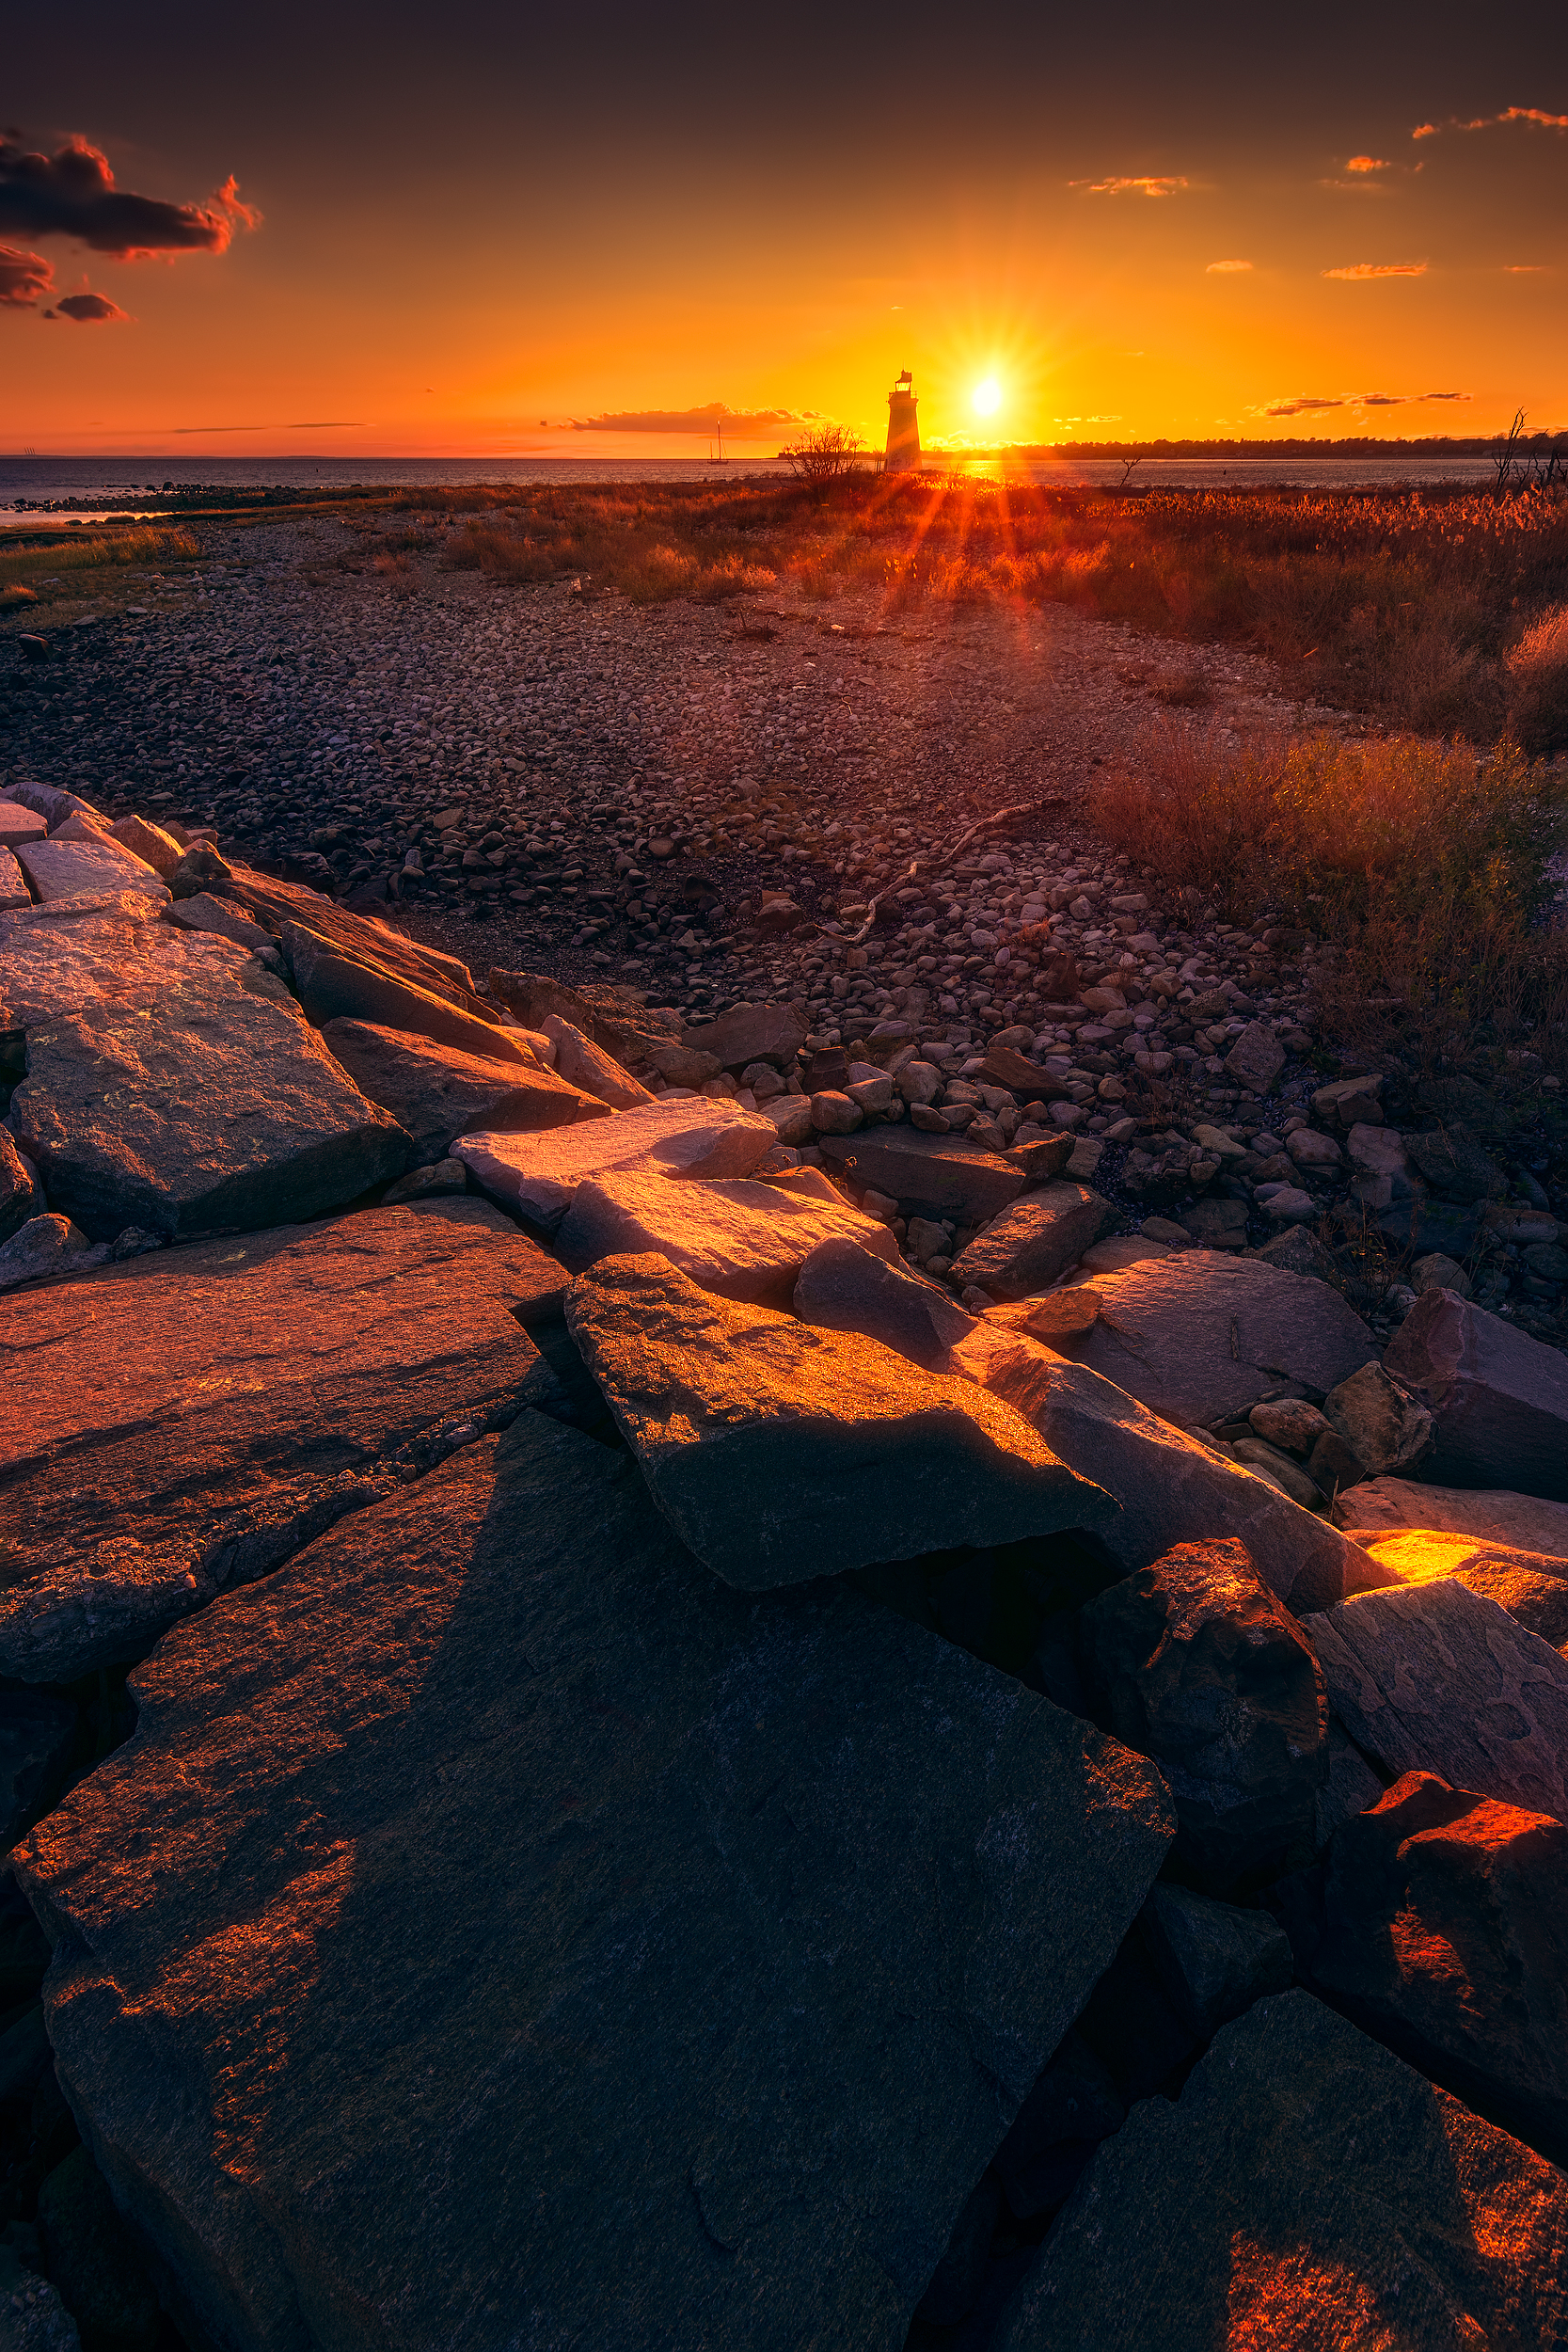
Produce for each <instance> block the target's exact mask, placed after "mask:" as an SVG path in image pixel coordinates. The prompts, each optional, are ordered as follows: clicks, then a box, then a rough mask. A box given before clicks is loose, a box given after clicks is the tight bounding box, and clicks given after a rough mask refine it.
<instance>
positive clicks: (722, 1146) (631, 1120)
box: [452, 1095, 778, 1232]
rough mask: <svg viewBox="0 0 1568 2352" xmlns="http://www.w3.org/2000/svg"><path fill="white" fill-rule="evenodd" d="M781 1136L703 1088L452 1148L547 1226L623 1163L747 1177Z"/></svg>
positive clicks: (478, 1137) (484, 1136)
mask: <svg viewBox="0 0 1568 2352" xmlns="http://www.w3.org/2000/svg"><path fill="white" fill-rule="evenodd" d="M777 1142H778V1137H777V1136H776V1135H775V1134H774V1132H773V1126H772V1122H771V1120H766V1119H761V1118H758V1117H757V1116H756V1114H755V1113H754V1112H751V1111H743V1110H737V1109H736V1107H735V1106H734V1104H730V1103H719V1102H714V1101H711V1100H709V1099H708V1097H706V1096H705V1095H698V1096H694V1097H691V1098H689V1100H687V1101H684V1102H676V1103H645V1104H640V1105H639V1107H638V1108H637V1109H636V1110H631V1111H617V1112H615V1113H614V1114H613V1115H612V1116H611V1117H610V1118H609V1119H603V1120H594V1121H592V1122H590V1123H585V1124H580V1125H577V1126H573V1127H570V1128H566V1129H561V1128H557V1129H554V1130H553V1131H552V1132H551V1133H550V1134H548V1135H543V1136H513V1135H495V1134H491V1133H489V1132H487V1131H486V1132H481V1133H477V1134H474V1135H466V1136H461V1137H459V1139H458V1141H457V1142H456V1143H455V1144H454V1145H453V1147H452V1149H453V1152H455V1154H456V1156H457V1158H458V1159H460V1160H462V1161H464V1162H465V1163H466V1164H467V1167H468V1168H471V1169H472V1171H473V1174H474V1176H475V1178H476V1179H477V1181H478V1182H479V1183H480V1184H482V1185H483V1187H484V1190H485V1191H486V1192H489V1193H493V1194H494V1195H495V1196H496V1198H497V1200H504V1201H505V1202H506V1204H507V1206H508V1207H509V1208H514V1209H518V1210H520V1211H521V1212H522V1214H523V1216H527V1217H530V1218H531V1219H532V1221H533V1223H534V1224H535V1225H541V1226H543V1227H544V1228H545V1230H546V1232H553V1231H554V1229H555V1227H556V1226H558V1225H559V1224H560V1222H561V1220H562V1217H563V1216H565V1214H566V1211H567V1210H568V1209H569V1208H570V1206H571V1204H572V1198H573V1195H574V1194H575V1193H576V1191H577V1189H578V1185H579V1184H588V1183H591V1182H593V1181H594V1180H595V1179H597V1178H600V1177H604V1176H609V1175H611V1174H613V1173H614V1171H615V1170H616V1169H618V1168H635V1167H637V1166H638V1165H639V1164H640V1163H642V1162H646V1163H647V1165H648V1167H649V1168H653V1169H655V1170H657V1171H662V1172H663V1173H664V1174H666V1175H680V1176H749V1175H750V1174H751V1172H752V1168H755V1166H756V1164H757V1162H758V1161H759V1160H761V1159H765V1158H766V1157H767V1155H768V1152H771V1151H772V1150H773V1149H774V1147H775V1145H776V1144H777Z"/></svg>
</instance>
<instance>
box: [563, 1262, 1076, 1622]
mask: <svg viewBox="0 0 1568 2352" xmlns="http://www.w3.org/2000/svg"><path fill="white" fill-rule="evenodd" d="M566 1321H567V1326H568V1327H569V1329H570V1330H571V1333H572V1336H573V1338H574V1339H575V1340H576V1342H577V1343H578V1349H579V1351H580V1352H581V1355H582V1358H583V1361H584V1362H585V1363H586V1364H587V1365H588V1367H589V1369H590V1371H591V1372H592V1373H593V1374H594V1378H595V1379H596V1380H597V1381H598V1383H599V1386H600V1387H601V1388H602V1389H603V1391H604V1392H605V1395H606V1397H607V1398H608V1399H609V1402H610V1409H611V1411H612V1412H613V1413H614V1415H615V1418H616V1420H617V1422H619V1423H620V1426H621V1428H622V1430H623V1432H624V1433H625V1435H626V1440H627V1442H628V1444H629V1445H630V1446H631V1447H632V1449H633V1451H634V1453H635V1454H636V1455H637V1458H638V1461H639V1462H640V1463H641V1468H642V1473H643V1475H644V1477H645V1478H646V1479H647V1482H648V1486H649V1490H650V1492H651V1493H652V1495H653V1497H654V1500H655V1502H657V1504H658V1506H659V1509H660V1510H661V1511H662V1512H663V1513H664V1515H665V1517H666V1518H668V1519H669V1521H670V1524H671V1525H672V1527H673V1528H674V1530H675V1532H676V1534H678V1535H679V1536H680V1538H681V1540H682V1541H683V1543H685V1544H687V1545H688V1546H689V1548H690V1549H691V1550H692V1551H694V1552H695V1553H696V1555H697V1557H698V1559H699V1560H702V1561H704V1562H705V1563H706V1565H708V1566H709V1567H710V1568H713V1569H715V1570H716V1571H717V1573H718V1574H719V1575H721V1576H722V1577H723V1578H724V1579H725V1580H726V1581H728V1582H729V1583H732V1584H738V1585H740V1586H742V1587H743V1588H745V1589H746V1590H748V1591H753V1592H754V1591H762V1590H765V1589H767V1588H768V1587H769V1586H771V1585H776V1584H798V1583H802V1582H804V1581H806V1580H807V1579H808V1578H811V1577H817V1576H836V1575H839V1574H841V1573H842V1572H843V1571H844V1570H846V1569H848V1568H856V1567H861V1566H863V1565H867V1564H869V1563H871V1562H873V1561H881V1560H907V1559H912V1558H914V1557H915V1556H916V1555H917V1554H919V1553H922V1552H930V1551H942V1550H945V1549H949V1548H952V1547H955V1546H958V1545H966V1544H973V1545H986V1544H999V1543H1011V1542H1016V1541H1019V1540H1021V1539H1022V1538H1023V1537H1025V1536H1029V1535H1039V1534H1048V1533H1050V1532H1051V1531H1052V1530H1053V1529H1056V1528H1069V1527H1079V1528H1084V1527H1090V1528H1092V1527H1100V1526H1102V1525H1103V1524H1104V1523H1105V1522H1106V1521H1107V1520H1108V1519H1109V1518H1114V1517H1115V1505H1114V1503H1112V1502H1111V1501H1110V1499H1109V1497H1108V1496H1107V1495H1105V1493H1104V1492H1103V1491H1102V1489H1101V1488H1100V1487H1098V1486H1094V1485H1093V1484H1092V1483H1091V1482H1090V1481H1089V1480H1088V1479H1086V1478H1080V1477H1078V1476H1076V1475H1075V1474H1074V1472H1072V1471H1071V1470H1068V1469H1067V1468H1066V1466H1065V1465H1064V1464H1063V1463H1062V1462H1060V1461H1058V1460H1057V1458H1056V1456H1055V1455H1054V1454H1053V1453H1052V1452H1051V1450H1050V1448H1049V1447H1048V1446H1046V1445H1044V1444H1042V1442H1041V1441H1040V1439H1039V1438H1037V1436H1036V1435H1035V1432H1034V1431H1033V1430H1032V1429H1031V1428H1030V1427H1029V1425H1028V1423H1027V1422H1025V1421H1023V1420H1022V1418H1021V1417H1020V1415H1018V1414H1017V1413H1015V1412H1013V1411H1012V1410H1011V1408H1010V1407H1009V1406H1006V1405H1004V1404H1002V1403H1000V1402H999V1401H998V1400H997V1399H996V1398H995V1397H992V1396H990V1395H988V1394H987V1393H986V1392H985V1391H983V1390H979V1389H976V1388H975V1387H974V1385H973V1384H972V1383H971V1382H969V1381H967V1380H962V1379H955V1378H953V1377H951V1376H943V1375H942V1374H940V1373H930V1372H922V1371H920V1370H919V1369H918V1368H917V1367H916V1366H915V1365H913V1364H911V1362H910V1361H909V1360H908V1359H907V1358H905V1357H903V1356H898V1355H895V1353H894V1352H893V1350H892V1349H891V1348H888V1347H882V1346H880V1345H879V1343H878V1342H877V1341H875V1340H868V1339H863V1338H861V1337H860V1336H859V1335H858V1334H854V1333H849V1332H841V1331H830V1330H820V1329H816V1328H815V1327H812V1326H809V1325H807V1324H803V1323H797V1322H796V1321H795V1320H794V1319H793V1317H791V1316H789V1315H779V1314H769V1313H768V1311H767V1310H766V1309H763V1308H759V1307H746V1306H736V1305H733V1304H731V1303H730V1302H729V1301H728V1300H726V1299H721V1298H716V1297H714V1296H712V1295H710V1294H709V1293H708V1292H706V1291H705V1290H701V1289H699V1288H698V1286H697V1285H696V1284H695V1283H694V1282H692V1281H690V1280H689V1279H688V1278H687V1276H685V1275H684V1274H682V1273H680V1272H679V1271H678V1270H677V1269H676V1268H675V1267H674V1266H673V1265H672V1264H670V1263H669V1262H668V1261H667V1260H665V1259H661V1258H657V1257H629V1258H608V1259H605V1260H603V1261H602V1262H601V1263H599V1264H598V1265H596V1266H595V1267H594V1270H593V1272H592V1273H591V1274H587V1275H584V1276H583V1277H582V1279H580V1280H579V1281H578V1282H576V1283H575V1284H574V1285H573V1287H572V1291H571V1295H570V1296H569V1297H568V1299H567V1302H566Z"/></svg>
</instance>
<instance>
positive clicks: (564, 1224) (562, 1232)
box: [554, 1167, 898, 1310]
mask: <svg viewBox="0 0 1568 2352" xmlns="http://www.w3.org/2000/svg"><path fill="white" fill-rule="evenodd" d="M823 1189H824V1191H826V1192H828V1193H830V1194H831V1196H832V1197H831V1198H830V1199H828V1200H820V1199H817V1198H816V1197H815V1196H814V1195H812V1194H810V1193H804V1192H794V1191H786V1190H785V1189H784V1187H783V1186H782V1185H776V1184H762V1183H760V1182H755V1181H748V1180H747V1179H745V1178H736V1179H732V1180H730V1181H728V1182H719V1181H714V1180H712V1179H709V1180H707V1181H693V1180H692V1179H691V1178H686V1179H684V1180H678V1181H677V1180H676V1179H673V1178H672V1177H669V1176H666V1175H663V1174H661V1173H660V1172H658V1171H657V1169H656V1168H652V1167H648V1168H620V1169H617V1170H614V1171H612V1172H611V1173H610V1174H609V1175H606V1176H601V1177H599V1178H598V1179H597V1180H596V1181H595V1182H594V1183H592V1184H579V1185H578V1190H577V1192H576V1194H575V1196H574V1198H573V1200H572V1205H571V1207H570V1208H569V1209H568V1210H567V1212H566V1215H565V1216H563V1217H562V1220H561V1223H560V1224H559V1225H558V1226H557V1227H556V1229H555V1236H554V1247H555V1248H557V1249H558V1250H559V1251H560V1253H561V1256H562V1259H563V1261H564V1262H565V1263H566V1264H567V1265H569V1266H570V1267H571V1268H572V1269H573V1271H574V1272H578V1273H580V1272H581V1271H582V1270H583V1269H584V1268H586V1267H588V1266H591V1265H595V1264H596V1263H598V1261H599V1260H600V1259H601V1258H636V1257H645V1256H647V1255H649V1254H650V1253H652V1254H654V1255H656V1256H658V1257H662V1258H668V1259H669V1261H670V1263H671V1264H672V1265H675V1266H678V1267H679V1268H680V1270H681V1272H682V1273H683V1274H688V1275H689V1276H690V1278H691V1279H692V1281H694V1282H696V1283H698V1284H700V1286H701V1287H702V1288H703V1289H704V1290H705V1291H713V1292H715V1293H717V1295H719V1296H720V1297H721V1298H735V1299H739V1300H742V1301H744V1302H745V1303H746V1304H748V1305H750V1306H753V1307H774V1308H778V1309H781V1310H783V1309H784V1308H787V1307H788V1305H789V1303H790V1296H791V1294H792V1292H793V1291H794V1288H795V1283H796V1278H797V1276H798V1275H799V1274H800V1268H801V1265H802V1264H803V1263H804V1261H805V1260H806V1259H807V1258H808V1257H809V1256H810V1255H811V1253H812V1251H813V1250H814V1249H816V1248H818V1247H819V1245H820V1244H821V1243H823V1242H825V1241H832V1240H844V1241H847V1242H850V1243H852V1244H853V1245H854V1246H855V1247H857V1248H860V1249H862V1250H869V1251H870V1252H871V1253H872V1255H873V1256H875V1257H878V1258H880V1259H884V1260H886V1261H887V1262H888V1263H889V1264H890V1265H896V1264H897V1263H898V1244H897V1243H896V1241H895V1239H894V1237H893V1235H892V1234H891V1233H890V1232H889V1231H888V1229H887V1227H886V1226H885V1225H879V1224H877V1223H876V1222H875V1220H874V1219H873V1218H871V1217H868V1216H862V1215H861V1213H860V1211H859V1210H858V1209H852V1208H851V1207H850V1205H849V1203H848V1201H847V1200H844V1199H843V1198H842V1197H841V1196H840V1195H839V1194H837V1193H834V1192H832V1186H831V1185H829V1184H824V1186H823Z"/></svg>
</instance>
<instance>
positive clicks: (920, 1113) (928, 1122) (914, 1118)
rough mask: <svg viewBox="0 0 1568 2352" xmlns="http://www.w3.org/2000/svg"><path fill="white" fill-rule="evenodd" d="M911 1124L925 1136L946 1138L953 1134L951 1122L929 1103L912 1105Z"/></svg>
mask: <svg viewBox="0 0 1568 2352" xmlns="http://www.w3.org/2000/svg"><path fill="white" fill-rule="evenodd" d="M910 1123H911V1126H913V1127H915V1128H917V1129H918V1130H919V1132H920V1133H921V1134H922V1135H923V1136H945V1135H947V1134H949V1133H950V1132H951V1122H950V1121H949V1120H947V1119H945V1118H944V1117H943V1116H942V1112H941V1111H939V1110H935V1109H933V1108H932V1106H931V1104H929V1103H911V1104H910Z"/></svg>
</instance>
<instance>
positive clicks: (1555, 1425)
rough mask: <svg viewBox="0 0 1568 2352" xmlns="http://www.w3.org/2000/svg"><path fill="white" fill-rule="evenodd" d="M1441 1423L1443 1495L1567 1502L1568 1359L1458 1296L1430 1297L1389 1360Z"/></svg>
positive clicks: (1438, 1465)
mask: <svg viewBox="0 0 1568 2352" xmlns="http://www.w3.org/2000/svg"><path fill="white" fill-rule="evenodd" d="M1384 1361H1385V1363H1386V1366H1387V1369H1388V1370H1389V1371H1390V1372H1391V1373H1393V1374H1395V1375H1397V1376H1398V1377H1399V1378H1400V1379H1401V1380H1402V1381H1404V1382H1406V1383H1407V1384H1408V1385H1409V1386H1410V1387H1411V1388H1413V1389H1415V1390H1416V1391H1417V1392H1418V1394H1419V1396H1420V1397H1421V1399H1422V1402H1423V1403H1424V1404H1425V1405H1426V1406H1427V1407H1428V1409H1429V1410H1430V1412H1431V1413H1432V1415H1433V1420H1434V1421H1435V1422H1436V1424H1437V1427H1436V1437H1435V1442H1434V1444H1433V1453H1432V1457H1431V1460H1430V1461H1429V1463H1428V1464H1427V1466H1426V1467H1427V1470H1428V1471H1429V1474H1430V1475H1431V1477H1432V1478H1433V1481H1434V1482H1435V1483H1436V1484H1437V1485H1439V1486H1501V1487H1505V1488H1513V1490H1514V1491H1516V1492H1518V1493H1521V1494H1528V1495H1544V1496H1547V1497H1549V1498H1550V1499H1551V1500H1553V1501H1555V1502H1568V1359H1565V1358H1564V1357H1563V1354H1562V1351H1561V1350H1560V1348H1556V1347H1546V1346H1544V1345H1543V1344H1542V1343H1541V1341H1539V1340H1532V1339H1530V1338H1529V1336H1528V1333H1526V1332H1524V1331H1518V1330H1515V1328H1514V1327H1513V1324H1511V1323H1505V1322H1504V1321H1503V1320H1502V1317H1501V1316H1500V1315H1490V1314H1488V1313H1487V1312H1486V1311H1485V1309H1484V1308H1481V1307H1477V1306H1474V1305H1472V1303H1471V1302H1470V1300H1469V1299H1467V1298H1461V1297H1460V1296H1459V1295H1458V1294H1457V1292H1454V1291H1443V1290H1436V1291H1427V1292H1426V1293H1425V1294H1424V1295H1422V1296H1421V1297H1420V1298H1418V1300H1417V1301H1416V1304H1415V1306H1414V1307H1413V1308H1412V1309H1411V1311H1410V1312H1409V1313H1408V1314H1407V1315H1406V1317H1405V1319H1404V1321H1403V1322H1402V1324H1401V1326H1400V1327H1399V1329H1398V1331H1397V1332H1396V1333H1395V1334H1394V1337H1393V1340H1392V1341H1391V1342H1390V1343H1389V1347H1388V1352H1387V1354H1386V1357H1385V1359H1384Z"/></svg>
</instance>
